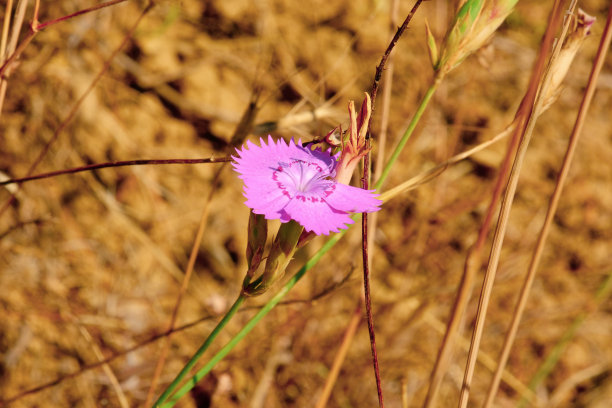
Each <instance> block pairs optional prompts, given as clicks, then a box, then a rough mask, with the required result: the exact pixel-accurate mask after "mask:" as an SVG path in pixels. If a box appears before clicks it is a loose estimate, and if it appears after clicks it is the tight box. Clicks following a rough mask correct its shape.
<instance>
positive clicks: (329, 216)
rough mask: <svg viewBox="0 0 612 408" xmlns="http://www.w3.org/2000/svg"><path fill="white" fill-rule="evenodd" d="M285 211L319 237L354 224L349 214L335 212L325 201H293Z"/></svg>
mask: <svg viewBox="0 0 612 408" xmlns="http://www.w3.org/2000/svg"><path fill="white" fill-rule="evenodd" d="M284 210H285V211H286V212H287V214H288V215H289V216H290V217H291V219H293V220H295V221H297V222H298V223H300V224H301V225H302V226H303V227H304V229H305V230H306V231H312V232H314V233H315V234H317V235H321V234H323V235H328V234H329V233H330V232H338V230H339V229H344V228H346V224H352V223H353V220H352V219H351V217H350V216H349V214H347V213H346V212H344V211H338V210H335V209H333V208H331V207H330V206H329V205H327V203H325V202H323V201H318V202H314V203H313V202H308V201H301V200H291V202H289V204H287V206H286V207H285V209H284Z"/></svg>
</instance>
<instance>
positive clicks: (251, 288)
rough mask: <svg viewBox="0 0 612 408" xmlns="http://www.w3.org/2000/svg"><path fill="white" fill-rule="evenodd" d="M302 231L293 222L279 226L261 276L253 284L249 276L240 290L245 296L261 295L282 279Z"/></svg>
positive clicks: (301, 228) (302, 228)
mask: <svg viewBox="0 0 612 408" xmlns="http://www.w3.org/2000/svg"><path fill="white" fill-rule="evenodd" d="M303 230H304V227H302V226H301V225H300V224H298V223H297V222H295V221H293V220H291V221H289V222H287V223H285V224H282V225H281V226H280V228H279V229H278V234H277V235H276V238H275V239H274V243H273V244H272V248H270V253H269V254H268V259H267V261H266V268H265V270H264V272H263V274H262V275H261V276H260V277H259V278H257V279H256V280H254V281H253V282H250V279H249V276H247V277H246V279H245V281H244V283H243V288H242V292H243V293H244V294H245V295H247V296H258V295H261V294H262V293H264V292H265V291H266V290H268V288H270V286H272V285H273V284H274V283H276V282H277V281H278V280H279V279H280V278H282V277H283V275H284V274H285V270H286V269H287V266H288V265H289V262H290V261H291V259H292V258H293V254H294V253H295V251H296V248H297V243H298V239H299V237H300V235H301V234H302V231H303Z"/></svg>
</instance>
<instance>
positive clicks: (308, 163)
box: [232, 136, 382, 235]
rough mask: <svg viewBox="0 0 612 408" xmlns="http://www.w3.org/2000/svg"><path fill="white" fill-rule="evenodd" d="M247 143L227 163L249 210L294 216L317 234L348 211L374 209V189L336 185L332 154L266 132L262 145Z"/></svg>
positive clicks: (334, 228)
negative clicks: (273, 137) (238, 181)
mask: <svg viewBox="0 0 612 408" xmlns="http://www.w3.org/2000/svg"><path fill="white" fill-rule="evenodd" d="M260 142H261V146H257V145H256V144H255V143H252V142H250V141H249V142H247V144H246V145H245V146H243V148H242V150H239V149H236V152H237V153H238V157H234V160H235V163H233V164H232V165H233V166H234V169H235V170H236V171H237V172H238V173H239V174H240V176H239V177H240V178H241V179H242V180H243V181H244V196H245V197H246V199H247V200H246V202H245V204H246V205H247V206H248V207H249V208H251V209H252V210H253V212H254V213H255V214H263V215H264V216H265V217H266V219H269V220H272V219H280V221H281V222H288V221H289V220H295V221H297V222H298V223H299V224H300V225H302V226H303V227H304V229H305V230H306V231H312V232H314V233H315V234H317V235H320V234H324V235H327V234H329V233H330V232H338V230H339V229H342V228H346V225H347V224H352V223H353V220H352V219H351V218H350V216H349V213H351V212H374V211H378V210H380V205H381V203H382V202H381V201H380V200H378V199H377V198H376V197H377V196H378V195H377V194H374V193H373V191H374V190H364V189H361V188H357V187H352V186H348V185H345V184H340V183H338V182H337V181H336V180H335V179H334V178H335V175H336V166H337V165H338V161H337V157H336V156H332V155H331V153H330V150H327V151H322V150H319V149H317V150H310V149H309V148H306V147H302V146H301V141H299V140H298V142H297V144H296V143H294V141H293V140H291V141H290V142H289V144H287V143H286V142H285V141H284V140H282V139H280V140H278V141H276V142H275V141H274V140H273V139H272V136H268V144H266V143H265V141H264V140H263V138H262V139H260Z"/></svg>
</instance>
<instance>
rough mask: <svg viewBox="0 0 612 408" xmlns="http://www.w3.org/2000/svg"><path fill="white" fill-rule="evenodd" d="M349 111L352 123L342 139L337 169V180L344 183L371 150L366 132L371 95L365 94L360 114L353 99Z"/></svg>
mask: <svg viewBox="0 0 612 408" xmlns="http://www.w3.org/2000/svg"><path fill="white" fill-rule="evenodd" d="M348 111H349V119H350V124H349V128H348V130H347V131H346V136H345V137H344V138H343V140H342V153H341V154H340V161H339V163H338V167H337V169H336V181H337V182H338V183H342V184H349V182H350V181H351V177H352V176H353V172H354V171H355V168H356V167H357V163H359V160H360V159H361V158H362V157H363V156H365V155H366V154H367V153H368V151H370V149H369V148H368V147H367V145H366V134H367V132H368V124H369V123H370V115H371V114H372V101H371V100H370V95H369V94H368V93H366V94H365V99H364V100H363V102H362V104H361V109H360V111H359V115H358V116H356V114H355V103H354V102H353V101H350V102H349V108H348Z"/></svg>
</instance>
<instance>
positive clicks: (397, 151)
mask: <svg viewBox="0 0 612 408" xmlns="http://www.w3.org/2000/svg"><path fill="white" fill-rule="evenodd" d="M440 82H441V78H436V80H435V81H434V83H433V84H432V85H431V86H430V87H429V89H428V90H427V92H426V93H425V95H424V96H423V99H422V100H421V104H420V105H419V107H418V108H417V111H416V112H415V113H414V116H413V117H412V120H411V121H410V124H409V125H408V128H407V129H406V131H405V132H404V135H403V136H402V138H401V139H400V141H399V143H398V144H397V146H396V147H395V150H394V151H393V153H392V154H391V157H389V160H388V161H387V164H386V165H385V168H384V169H383V171H382V173H381V174H380V177H379V178H378V181H377V182H376V184H375V185H374V188H375V189H376V190H378V191H379V192H380V189H381V187H382V185H383V184H384V182H385V180H386V179H387V177H388V176H389V172H390V171H391V168H392V167H393V165H394V164H395V162H396V161H397V158H398V157H399V155H400V153H401V152H402V150H404V146H406V143H407V142H408V139H410V136H412V133H413V132H414V129H416V126H417V124H418V123H419V120H421V117H422V116H423V113H424V112H425V108H427V105H429V101H430V100H431V97H432V96H433V94H434V93H435V92H436V89H437V88H438V84H439V83H440Z"/></svg>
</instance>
